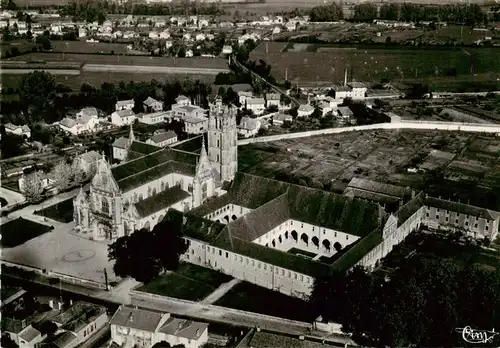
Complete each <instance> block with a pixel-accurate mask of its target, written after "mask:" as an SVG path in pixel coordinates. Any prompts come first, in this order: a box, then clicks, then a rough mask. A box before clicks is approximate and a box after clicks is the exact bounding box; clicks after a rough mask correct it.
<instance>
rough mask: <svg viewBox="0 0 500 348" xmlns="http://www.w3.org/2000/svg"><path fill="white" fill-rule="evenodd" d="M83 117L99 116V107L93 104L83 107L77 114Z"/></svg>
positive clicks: (77, 116) (78, 116)
mask: <svg viewBox="0 0 500 348" xmlns="http://www.w3.org/2000/svg"><path fill="white" fill-rule="evenodd" d="M82 117H95V118H98V117H99V113H98V112H97V109H96V108H95V107H93V106H88V107H85V108H83V109H81V110H80V111H79V112H78V113H77V114H76V118H82Z"/></svg>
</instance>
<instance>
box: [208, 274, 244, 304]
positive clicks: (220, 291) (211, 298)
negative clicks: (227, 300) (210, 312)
mask: <svg viewBox="0 0 500 348" xmlns="http://www.w3.org/2000/svg"><path fill="white" fill-rule="evenodd" d="M240 282H241V280H239V279H233V280H231V281H229V282H227V283H224V284H221V285H220V286H219V287H218V288H217V289H215V291H214V292H212V293H211V294H210V295H208V296H207V297H205V299H203V301H201V303H203V304H212V303H214V302H216V301H217V300H218V299H220V298H221V297H222V296H224V295H225V294H227V292H228V291H229V290H231V289H232V288H233V287H234V286H236V285H237V284H239V283H240Z"/></svg>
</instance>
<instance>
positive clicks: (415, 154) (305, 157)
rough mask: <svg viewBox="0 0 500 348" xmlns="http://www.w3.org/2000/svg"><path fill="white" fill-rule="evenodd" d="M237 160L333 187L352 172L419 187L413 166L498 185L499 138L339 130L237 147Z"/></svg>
mask: <svg viewBox="0 0 500 348" xmlns="http://www.w3.org/2000/svg"><path fill="white" fill-rule="evenodd" d="M238 161H239V163H238V166H239V167H238V169H239V170H240V171H243V172H248V173H251V174H255V175H261V176H267V177H271V178H275V177H276V175H283V174H285V175H293V176H294V177H296V178H303V179H304V180H306V181H307V180H311V179H312V180H314V181H317V182H319V183H321V184H322V185H323V187H325V188H330V189H333V190H337V191H340V190H342V189H343V187H345V186H346V185H347V183H348V182H349V180H350V179H351V178H352V177H354V176H360V177H364V178H367V179H372V180H376V181H380V182H387V183H393V184H397V185H402V186H412V187H415V188H422V184H423V181H424V178H425V174H421V173H410V172H408V171H407V168H409V167H414V166H420V167H421V168H425V169H443V171H444V173H445V176H446V177H447V178H450V179H453V180H460V179H461V180H471V181H473V182H476V183H479V184H480V186H485V187H495V186H496V187H498V185H500V139H499V138H498V137H494V136H488V135H483V134H473V135H471V134H465V133H456V132H438V131H409V130H408V131H384V130H378V131H365V132H352V133H341V134H336V135H325V136H316V137H309V138H302V139H290V140H282V141H276V142H269V143H265V144H251V145H245V146H241V147H239V149H238ZM333 183H335V184H336V185H335V187H336V188H335V189H334V188H333V185H332V184H333ZM450 198H451V197H450ZM492 209H493V208H492ZM495 209H496V210H500V206H497V207H495Z"/></svg>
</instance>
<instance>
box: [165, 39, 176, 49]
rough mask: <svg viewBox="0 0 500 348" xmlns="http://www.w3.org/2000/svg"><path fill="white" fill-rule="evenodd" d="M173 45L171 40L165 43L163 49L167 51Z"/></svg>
mask: <svg viewBox="0 0 500 348" xmlns="http://www.w3.org/2000/svg"><path fill="white" fill-rule="evenodd" d="M173 45H174V43H173V41H172V40H167V41H165V49H166V50H168V49H169V48H170V47H172V46H173Z"/></svg>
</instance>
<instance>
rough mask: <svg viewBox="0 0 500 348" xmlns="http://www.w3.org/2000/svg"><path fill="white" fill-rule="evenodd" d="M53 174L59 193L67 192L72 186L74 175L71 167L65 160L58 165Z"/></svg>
mask: <svg viewBox="0 0 500 348" xmlns="http://www.w3.org/2000/svg"><path fill="white" fill-rule="evenodd" d="M53 173H54V178H55V183H54V185H55V187H56V188H57V189H58V190H59V191H64V190H66V189H67V188H68V187H69V186H70V183H71V176H72V174H73V173H72V168H71V166H70V165H69V164H68V163H67V162H66V161H65V160H62V161H61V162H59V163H58V164H56V166H55V167H54V170H53Z"/></svg>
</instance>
